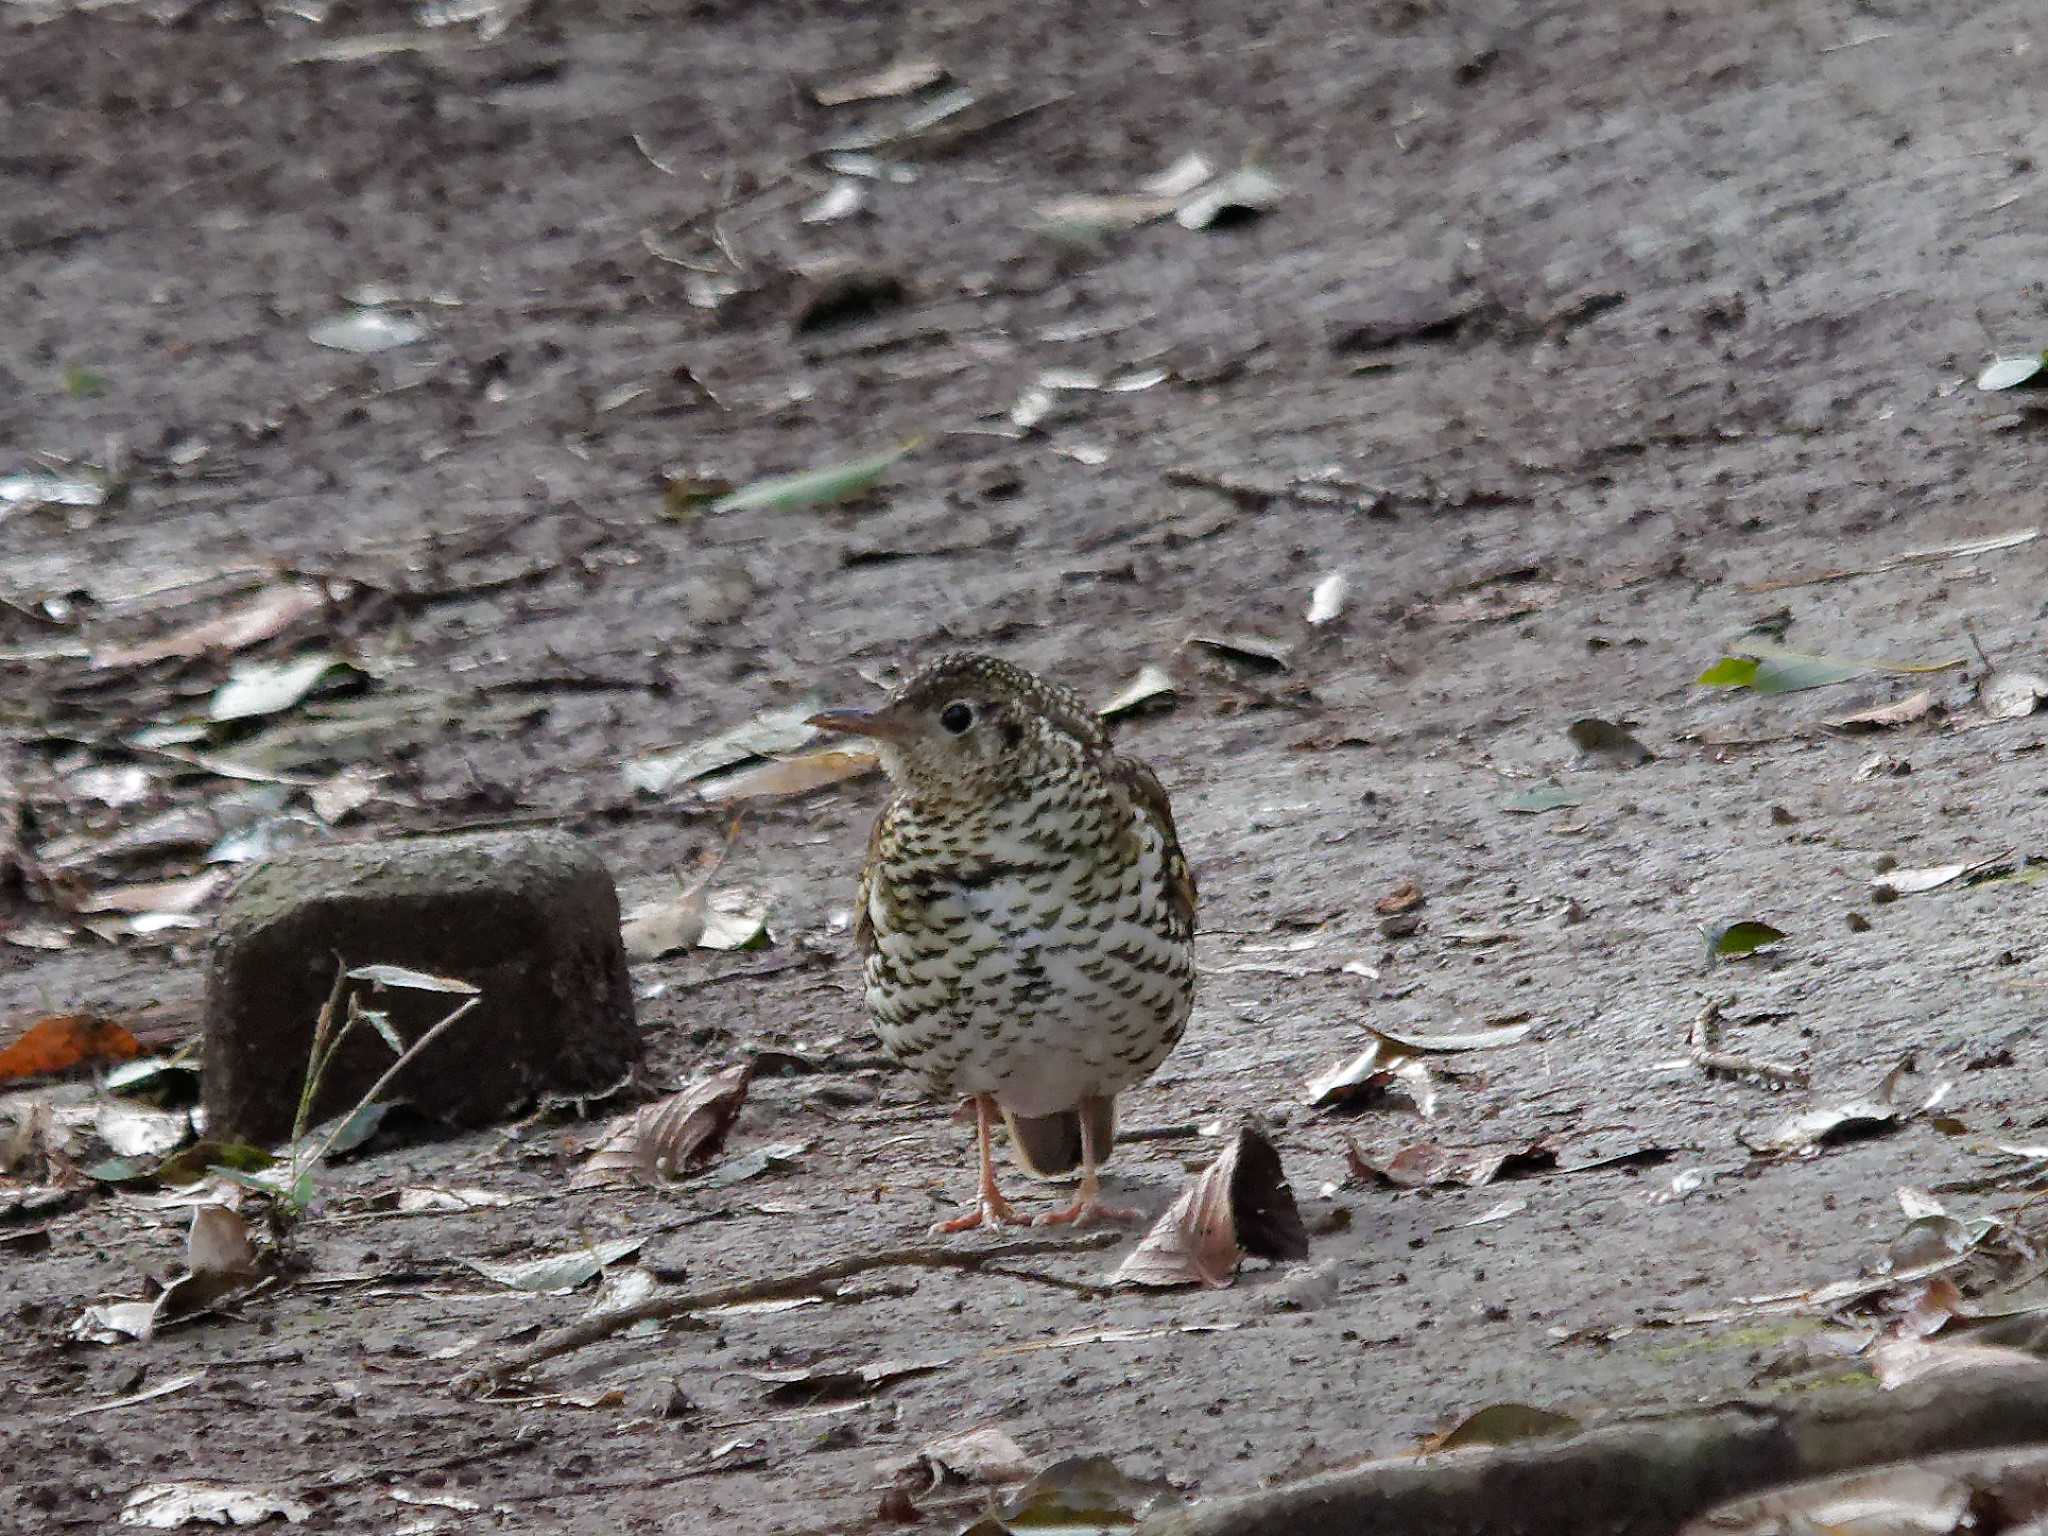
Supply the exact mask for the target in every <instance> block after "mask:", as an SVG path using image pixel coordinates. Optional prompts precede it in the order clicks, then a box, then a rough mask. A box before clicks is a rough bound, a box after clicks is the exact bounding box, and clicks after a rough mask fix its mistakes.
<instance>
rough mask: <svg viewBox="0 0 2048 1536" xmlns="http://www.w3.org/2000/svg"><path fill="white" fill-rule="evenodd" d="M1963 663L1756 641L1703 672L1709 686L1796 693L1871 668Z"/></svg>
mask: <svg viewBox="0 0 2048 1536" xmlns="http://www.w3.org/2000/svg"><path fill="white" fill-rule="evenodd" d="M1962 665H1963V658H1962V657H1960V656H1958V657H1955V658H1953V659H1951V660H1948V661H1859V660H1857V659H1855V658H1854V657H1849V656H1818V655H1812V654H1809V653H1808V652H1805V651H1787V650H1783V649H1780V648H1779V647H1778V646H1775V645H1754V646H1751V647H1749V654H1748V655H1746V656H1723V657H1722V658H1721V659H1720V660H1719V661H1717V662H1715V663H1714V664H1713V665H1712V666H1711V667H1709V668H1707V670H1706V671H1704V672H1702V673H1701V674H1700V676H1699V681H1700V683H1701V684H1702V685H1703V686H1705V687H1708V688H1753V689H1755V690H1756V691H1757V692H1758V693H1794V692H1797V691H1798V690H1799V689H1802V688H1825V687H1827V686H1829V685H1830V684H1833V683H1846V682H1848V681H1849V680H1850V679H1851V678H1856V677H1861V676H1863V675H1864V674H1865V673H1867V672H1900V673H1918V672H1946V671H1948V670H1949V669H1950V668H1951V667H1960V666H1962Z"/></svg>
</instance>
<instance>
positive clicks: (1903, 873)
mask: <svg viewBox="0 0 2048 1536" xmlns="http://www.w3.org/2000/svg"><path fill="white" fill-rule="evenodd" d="M2011 857H2012V850H2011V849H2010V848H2008V849H2006V850H2005V851H2004V852H2003V853H1995V854H1993V855H1992V856H1991V857H1990V858H1988V859H1979V860H1978V861H1977V862H1976V863H1974V864H1937V865H1934V866H1932V867H1931V868H1927V869H1888V870H1886V871H1885V872H1884V873H1883V874H1881V875H1877V876H1875V877H1873V878H1872V880H1871V882H1870V889H1871V894H1872V895H1873V896H1874V897H1875V898H1876V899H1877V900H1879V901H1896V900H1898V899H1899V898H1900V897H1901V896H1918V895H1919V894H1920V893H1921V892H1923V891H1932V890H1937V889H1939V888H1940V887H1942V886H1944V885H1953V884H1954V883H1955V882H1956V881H1958V880H1971V879H1974V878H1976V877H1977V876H1979V875H1985V874H1989V873H1990V872H1991V871H1992V870H1994V869H1997V868H1998V867H1999V866H2000V865H2002V864H2004V863H2005V862H2006V861H2007V860H2008V859H2010V858H2011Z"/></svg>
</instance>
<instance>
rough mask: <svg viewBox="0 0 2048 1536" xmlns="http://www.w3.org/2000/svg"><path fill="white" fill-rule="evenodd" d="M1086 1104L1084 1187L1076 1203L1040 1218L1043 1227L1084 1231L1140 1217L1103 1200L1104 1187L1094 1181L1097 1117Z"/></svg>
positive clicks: (1083, 1115)
mask: <svg viewBox="0 0 2048 1536" xmlns="http://www.w3.org/2000/svg"><path fill="white" fill-rule="evenodd" d="M1087 1111H1088V1106H1087V1104H1086V1103H1085V1102H1084V1103H1083V1104H1082V1106H1081V1187H1080V1188H1079V1189H1077V1190H1075V1191H1074V1203H1073V1204H1072V1205H1066V1206H1062V1207H1060V1209H1058V1210H1056V1211H1047V1212H1046V1213H1045V1214H1044V1215H1042V1216H1040V1217H1039V1218H1038V1224H1039V1225H1040V1226H1042V1227H1063V1226H1069V1225H1071V1226H1076V1227H1085V1226H1089V1225H1091V1224H1093V1223H1095V1222H1098V1221H1118V1222H1121V1221H1136V1220H1137V1219H1138V1216H1139V1213H1138V1212H1137V1211H1134V1210H1131V1209H1129V1208H1128V1207H1126V1206H1121V1205H1106V1204H1104V1203H1103V1199H1102V1185H1101V1183H1100V1181H1099V1180H1097V1178H1096V1177H1095V1165H1096V1164H1097V1163H1098V1162H1100V1161H1101V1160H1102V1151H1101V1149H1100V1148H1099V1147H1097V1146H1096V1145H1095V1135H1094V1132H1093V1130H1092V1129H1091V1127H1093V1125H1094V1124H1095V1117H1094V1116H1093V1115H1091V1114H1089V1113H1088V1112H1087Z"/></svg>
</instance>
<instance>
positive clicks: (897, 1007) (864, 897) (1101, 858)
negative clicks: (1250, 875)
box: [809, 652, 1195, 1233]
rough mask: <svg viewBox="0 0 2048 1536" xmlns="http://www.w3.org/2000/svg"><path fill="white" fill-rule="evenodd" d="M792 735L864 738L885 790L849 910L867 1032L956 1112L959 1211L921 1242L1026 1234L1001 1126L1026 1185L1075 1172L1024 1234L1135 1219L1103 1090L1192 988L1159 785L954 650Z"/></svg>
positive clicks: (1033, 689) (1182, 860)
mask: <svg viewBox="0 0 2048 1536" xmlns="http://www.w3.org/2000/svg"><path fill="white" fill-rule="evenodd" d="M809 723H810V724H812V725H813V726H816V727H818V728H820V729H823V730H828V731H835V732H840V733H844V734H848V735H854V736H861V737H866V738H868V739H869V740H870V741H872V742H873V744H874V747H875V750H876V752H877V755H878V756H879V757H880V759H881V763H882V767H883V769H884V770H885V771H886V773H887V774H888V777H889V780H890V789H891V794H890V798H889V800H888V803H887V805H886V806H885V807H884V808H883V810H882V812H881V814H880V815H879V816H878V817H877V818H876V820H875V824H874V830H873V832H872V833H871V835H870V836H869V838H868V845H867V855H866V858H865V860H864V861H863V864H862V867H861V874H860V889H859V898H858V905H857V908H856V912H855V916H854V940H855V946H856V948H857V950H858V951H859V954H860V957H861V966H862V981H863V985H864V989H865V993H866V1001H867V1006H868V1010H869V1013H870V1014H871V1015H872V1017H873V1020H874V1024H875V1028H876V1032H877V1033H878V1034H879V1035H880V1037H881V1040H882V1043H883V1045H884V1047H885V1048H886V1049H887V1050H888V1051H889V1053H890V1054H891V1055H892V1056H894V1057H895V1058H896V1060H897V1061H899V1062H901V1063H902V1064H903V1065H904V1066H906V1067H908V1068H910V1069H911V1070H912V1071H914V1072H916V1073H917V1074H919V1075H920V1076H921V1077H922V1078H923V1079H924V1082H925V1085H926V1086H927V1087H928V1088H929V1089H930V1090H931V1092H932V1093H933V1095H934V1096H935V1097H938V1098H941V1099H958V1100H966V1101H971V1103H972V1106H973V1111H974V1121H975V1135H976V1142H977V1146H978V1150H979V1157H980V1182H979V1186H978V1189H977V1193H976V1198H975V1202H974V1204H973V1205H972V1206H970V1207H969V1208H968V1209H967V1210H966V1211H965V1212H964V1213H962V1214H961V1215H959V1216H957V1217H955V1218H953V1219H951V1220H948V1221H941V1222H938V1223H936V1224H935V1225H934V1226H933V1228H932V1230H933V1232H934V1233H942V1232H962V1231H967V1230H970V1229H973V1228H976V1227H982V1226H989V1227H999V1226H1004V1225H1022V1224H1026V1218H1025V1217H1024V1216H1022V1215H1020V1214H1019V1213H1018V1212H1017V1211H1016V1209H1015V1208H1014V1207H1013V1206H1012V1205H1011V1204H1010V1202H1009V1201H1008V1200H1007V1199H1005V1198H1004V1196H1003V1194H1002V1191H1001V1189H1000V1188H999V1187H998V1185H997V1182H996V1171H995V1157H994V1152H993V1148H992V1136H993V1134H994V1122H995V1120H996V1118H997V1117H998V1116H1000V1117H1001V1119H1002V1120H1003V1122H1004V1123H1005V1124H1006V1126H1007V1127H1008V1129H1009V1134H1010V1141H1011V1145H1012V1148H1013V1149H1014V1152H1015V1154H1016V1157H1017V1160H1018V1162H1019V1163H1021V1164H1022V1165H1023V1167H1024V1170H1025V1171H1026V1172H1027V1173H1030V1174H1032V1175H1034V1176H1036V1177H1039V1178H1059V1177H1061V1176H1063V1175H1066V1174H1070V1173H1072V1172H1073V1171H1074V1170H1075V1169H1076V1168H1079V1170H1080V1183H1079V1186H1078V1188H1077V1190H1076V1191H1075V1194H1074V1198H1073V1201H1072V1202H1071V1203H1070V1204H1068V1205H1067V1206H1065V1207H1063V1208H1061V1209H1058V1210H1054V1211H1049V1212H1046V1213H1044V1214H1043V1215H1041V1216H1039V1217H1038V1222H1039V1223H1040V1224H1066V1223H1071V1224H1073V1225H1076V1226H1082V1225H1087V1224H1090V1223H1093V1222H1097V1221H1112V1222H1114V1221H1129V1220H1132V1219H1133V1218H1134V1217H1135V1216H1136V1214H1137V1213H1136V1212H1134V1211H1129V1210H1124V1209H1121V1208H1119V1207H1116V1206H1112V1205H1109V1204H1107V1203H1106V1202H1105V1201H1104V1200H1103V1198H1102V1192H1101V1184H1100V1180H1099V1177H1098V1170H1099V1169H1100V1167H1101V1166H1102V1163H1103V1162H1104V1160H1106V1159H1107V1158H1108V1156H1109V1154H1110V1150H1111V1148H1112V1147H1113V1146H1114V1145H1115V1141H1116V1101H1117V1095H1118V1094H1120V1093H1122V1092H1123V1091H1124V1090H1125V1089H1127V1088H1129V1087H1131V1086H1133V1085H1134V1084H1136V1083H1139V1082H1142V1081H1143V1080H1144V1079H1145V1078H1147V1077H1149V1076H1151V1075H1152V1073H1153V1072H1154V1071H1155V1070H1156V1069H1157V1068H1158V1066H1159V1064H1160V1063H1161V1062H1162V1061H1164V1060H1165V1059H1166V1057H1167V1054H1168V1053H1169V1052H1170V1051H1172V1049H1173V1047H1174V1046H1175V1044H1176V1043H1178V1041H1179V1040H1180V1037H1181V1033H1182V1031H1183V1030H1184V1029H1185V1028H1186V1027H1187V1022H1188V1017H1189V1014H1190V1013H1191V1012H1192V1010H1193V1007H1194V996H1195V949H1194V943H1195V879H1194V874H1193V872H1192V871H1191V870H1190V868H1189V866H1188V861H1187V859H1186V857H1185V856H1184V855H1183V853H1182V851H1181V846H1180V837H1179V834H1178V832H1177V830H1176V829H1175V826H1174V821H1173V808H1172V805H1171V804H1170V802H1169V801H1168V799H1167V794H1166V790H1165V788H1164V787H1163V786H1162V785H1161V784H1160V782H1159V779H1158V777H1157V775H1155V774H1154V773H1153V771H1152V770H1151V769H1150V768H1149V767H1147V766H1146V765H1145V764H1144V763H1142V762H1140V761H1139V760H1138V759H1137V758H1134V757H1129V756H1125V755H1123V754H1120V753H1118V752H1117V751H1116V749H1115V747H1114V746H1113V745H1112V744H1111V742H1110V738H1109V733H1108V731H1107V730H1106V728H1105V727H1104V725H1103V723H1102V721H1101V719H1100V717H1099V716H1097V715H1096V713H1095V712H1094V711H1093V710H1091V709H1090V708H1089V707H1088V706H1087V704H1086V703H1085V702H1084V701H1083V700H1082V698H1081V696H1080V695H1079V694H1077V693H1076V692H1074V690H1073V689H1071V688H1069V687H1066V686H1065V685H1063V684H1060V683H1057V682H1053V681H1050V680H1048V679H1046V678H1043V677H1040V676H1038V675H1036V674H1035V673H1032V672H1029V671H1026V670H1025V669H1024V668H1022V667H1019V666H1016V665H1014V664H1012V663H1010V662H1007V661H1003V660H1001V659H999V658H996V657H992V656H985V655H978V654H974V653H968V652H958V653H953V654H949V655H943V656H940V657H938V658H937V659H935V660H933V661H931V662H930V663H928V664H927V665H925V666H924V667H922V668H920V669H919V670H918V671H917V672H915V673H914V674H913V675H911V676H910V677H909V678H908V679H907V680H906V681H905V682H904V683H903V684H902V686H900V687H899V688H897V689H896V690H895V692H894V693H893V694H892V695H891V696H890V697H889V699H888V701H887V702H886V703H884V704H883V705H882V706H881V707H879V708H876V709H871V710H858V709H837V710H826V711H824V712H823V713H821V714H816V715H813V716H811V717H810V722H809Z"/></svg>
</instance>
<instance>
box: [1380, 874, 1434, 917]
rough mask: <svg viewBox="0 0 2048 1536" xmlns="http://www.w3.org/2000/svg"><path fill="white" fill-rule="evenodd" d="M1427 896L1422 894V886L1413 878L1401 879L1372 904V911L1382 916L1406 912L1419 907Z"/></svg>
mask: <svg viewBox="0 0 2048 1536" xmlns="http://www.w3.org/2000/svg"><path fill="white" fill-rule="evenodd" d="M1427 899H1428V898H1427V897H1425V896H1424V895H1423V894H1422V887H1421V886H1419V885H1417V884H1416V883H1415V882H1414V881H1413V880H1403V881H1402V882H1401V883H1400V884H1399V885H1397V886H1395V887H1394V888H1393V889H1392V890H1391V891H1389V892H1387V894H1386V895H1384V896H1382V897H1381V898H1380V899H1379V900H1378V901H1375V902H1374V903H1373V904H1372V909H1373V911H1375V912H1377V913H1379V914H1380V915H1381V916H1382V917H1392V916H1393V915H1394V914H1395V913H1397V912H1406V911H1408V910H1409V909H1411V908H1413V907H1419V906H1421V905H1422V904H1423V902H1424V901H1426V900H1427Z"/></svg>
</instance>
